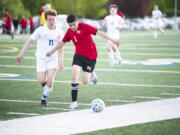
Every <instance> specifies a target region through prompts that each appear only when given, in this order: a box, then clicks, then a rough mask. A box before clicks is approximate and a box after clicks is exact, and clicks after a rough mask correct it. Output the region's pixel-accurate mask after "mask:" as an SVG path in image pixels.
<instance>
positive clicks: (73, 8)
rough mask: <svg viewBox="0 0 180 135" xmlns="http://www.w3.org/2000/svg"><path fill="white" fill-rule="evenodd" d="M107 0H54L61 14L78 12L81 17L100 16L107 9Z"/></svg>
mask: <svg viewBox="0 0 180 135" xmlns="http://www.w3.org/2000/svg"><path fill="white" fill-rule="evenodd" d="M106 2H107V0H91V1H90V0H53V3H54V7H55V9H56V10H57V11H58V13H59V14H70V13H73V14H76V15H77V16H79V17H88V18H100V17H103V16H104V15H105V14H106V13H107V11H106V9H104V8H103V5H104V4H105V3H106Z"/></svg>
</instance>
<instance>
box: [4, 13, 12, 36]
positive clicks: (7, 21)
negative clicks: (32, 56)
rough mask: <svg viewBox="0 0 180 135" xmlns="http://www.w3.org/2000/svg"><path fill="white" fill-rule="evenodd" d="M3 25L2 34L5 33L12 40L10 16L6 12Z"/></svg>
mask: <svg viewBox="0 0 180 135" xmlns="http://www.w3.org/2000/svg"><path fill="white" fill-rule="evenodd" d="M3 23H4V30H3V33H5V34H6V33H7V34H9V35H11V38H12V39H13V38H14V35H13V33H12V32H11V15H10V14H9V13H8V10H7V9H6V10H5V14H4V18H3Z"/></svg>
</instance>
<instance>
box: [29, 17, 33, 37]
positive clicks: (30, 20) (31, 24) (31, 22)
mask: <svg viewBox="0 0 180 135" xmlns="http://www.w3.org/2000/svg"><path fill="white" fill-rule="evenodd" d="M29 25H30V32H31V34H32V33H33V32H34V22H33V16H31V17H30V19H29Z"/></svg>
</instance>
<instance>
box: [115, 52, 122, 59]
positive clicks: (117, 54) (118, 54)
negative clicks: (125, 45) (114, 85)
mask: <svg viewBox="0 0 180 135" xmlns="http://www.w3.org/2000/svg"><path fill="white" fill-rule="evenodd" d="M114 53H115V56H116V59H117V60H118V61H120V60H122V58H121V55H120V52H119V50H117V51H116V52H114Z"/></svg>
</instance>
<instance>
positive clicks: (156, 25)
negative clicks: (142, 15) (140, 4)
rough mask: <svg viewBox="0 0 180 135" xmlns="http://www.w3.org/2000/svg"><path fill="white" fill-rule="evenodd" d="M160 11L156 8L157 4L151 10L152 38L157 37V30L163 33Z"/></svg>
mask: <svg viewBox="0 0 180 135" xmlns="http://www.w3.org/2000/svg"><path fill="white" fill-rule="evenodd" d="M162 16H163V15H162V13H161V11H160V10H159V9H158V5H155V6H154V10H153V11H152V22H153V31H154V33H153V35H154V39H157V38H158V34H157V30H158V31H160V32H162V33H164V30H163V29H162V20H161V19H162Z"/></svg>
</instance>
